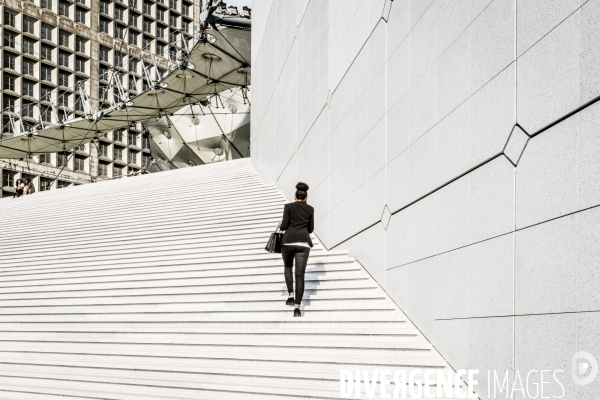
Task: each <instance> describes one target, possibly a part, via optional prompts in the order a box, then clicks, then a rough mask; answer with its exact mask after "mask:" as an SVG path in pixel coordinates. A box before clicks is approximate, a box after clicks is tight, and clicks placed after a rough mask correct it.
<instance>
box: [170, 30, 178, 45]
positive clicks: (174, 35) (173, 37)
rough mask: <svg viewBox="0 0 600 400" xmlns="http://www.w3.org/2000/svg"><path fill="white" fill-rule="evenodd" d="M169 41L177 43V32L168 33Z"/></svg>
mask: <svg viewBox="0 0 600 400" xmlns="http://www.w3.org/2000/svg"><path fill="white" fill-rule="evenodd" d="M169 42H170V43H171V44H176V43H177V32H171V33H169Z"/></svg>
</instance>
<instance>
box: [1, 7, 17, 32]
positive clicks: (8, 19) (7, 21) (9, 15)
mask: <svg viewBox="0 0 600 400" xmlns="http://www.w3.org/2000/svg"><path fill="white" fill-rule="evenodd" d="M4 25H8V26H12V27H13V28H16V26H17V13H16V12H15V11H12V10H4Z"/></svg>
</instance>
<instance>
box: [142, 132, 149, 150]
mask: <svg viewBox="0 0 600 400" xmlns="http://www.w3.org/2000/svg"><path fill="white" fill-rule="evenodd" d="M149 148H150V137H149V136H147V135H142V149H149Z"/></svg>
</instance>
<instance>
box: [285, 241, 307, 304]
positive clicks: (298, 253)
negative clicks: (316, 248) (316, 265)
mask: <svg viewBox="0 0 600 400" xmlns="http://www.w3.org/2000/svg"><path fill="white" fill-rule="evenodd" d="M309 254H310V247H302V246H286V245H283V246H281V257H283V273H284V275H285V284H286V285H287V289H288V292H289V293H292V292H293V291H294V277H293V275H292V266H293V264H294V259H295V260H296V298H295V299H294V303H296V304H300V303H301V302H302V295H304V273H305V272H306V263H307V262H308V255H309Z"/></svg>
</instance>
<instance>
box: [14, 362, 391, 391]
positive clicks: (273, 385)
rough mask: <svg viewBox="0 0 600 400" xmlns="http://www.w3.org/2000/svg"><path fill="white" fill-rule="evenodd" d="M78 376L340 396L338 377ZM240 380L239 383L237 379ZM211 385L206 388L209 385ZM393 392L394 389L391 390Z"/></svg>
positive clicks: (66, 370) (37, 370)
mask: <svg viewBox="0 0 600 400" xmlns="http://www.w3.org/2000/svg"><path fill="white" fill-rule="evenodd" d="M6 368H7V370H8V372H7V373H8V374H11V375H12V374H14V375H20V374H22V373H23V372H25V371H24V370H23V368H22V367H19V366H13V365H6ZM29 368H30V369H29V370H28V371H29V372H30V373H33V374H35V375H37V376H39V377H47V378H48V377H53V376H56V377H58V376H60V374H63V376H64V375H72V374H73V373H74V370H73V368H70V367H66V366H64V367H63V366H56V367H54V368H55V369H54V370H52V371H49V368H47V367H45V366H36V365H32V366H29ZM77 374H78V376H79V377H80V380H88V381H90V382H115V383H121V384H129V385H140V386H142V385H143V383H142V382H146V384H147V385H150V386H154V387H160V386H162V387H169V386H168V384H169V382H178V383H179V386H180V387H181V386H182V385H183V386H184V387H187V388H190V389H197V390H206V389H212V390H222V391H230V392H232V395H234V393H235V392H243V391H245V390H244V389H246V388H247V384H246V382H244V380H243V379H240V378H245V379H250V380H251V382H252V386H253V387H254V388H255V390H261V391H264V392H265V393H278V394H281V395H287V396H290V395H296V396H302V395H303V394H307V392H308V393H310V394H311V395H312V396H319V395H320V396H322V397H325V398H327V397H329V396H335V395H336V391H337V394H338V395H339V376H338V377H337V379H335V378H333V377H326V378H324V377H321V378H317V377H294V376H293V375H292V376H268V375H267V376H264V375H259V374H256V373H254V374H252V373H250V374H248V375H241V376H240V375H235V374H227V373H216V372H195V373H193V374H191V373H185V372H184V373H182V372H171V373H170V374H169V379H168V380H166V378H165V377H164V376H163V375H162V373H161V372H154V371H148V370H145V371H136V370H98V369H97V368H90V367H88V368H79V369H78V370H77ZM236 378H237V379H236ZM207 381H208V382H210V384H207V383H206V382H207ZM392 391H393V386H392Z"/></svg>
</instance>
